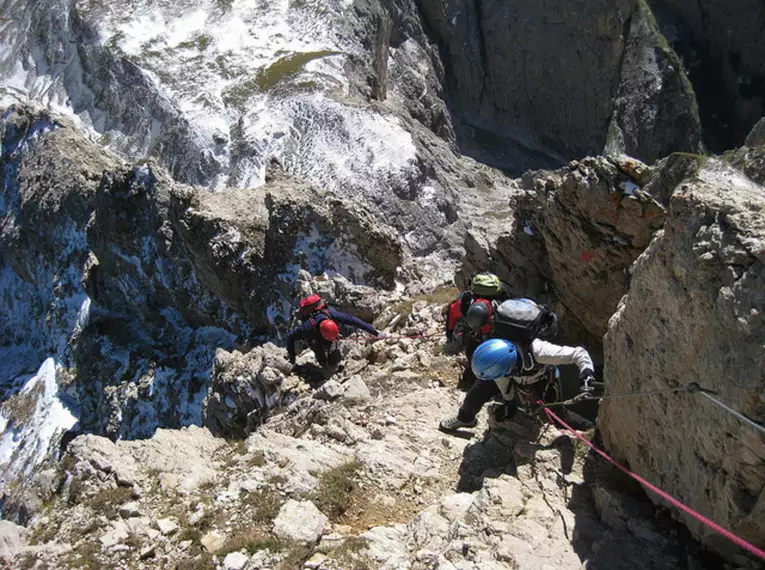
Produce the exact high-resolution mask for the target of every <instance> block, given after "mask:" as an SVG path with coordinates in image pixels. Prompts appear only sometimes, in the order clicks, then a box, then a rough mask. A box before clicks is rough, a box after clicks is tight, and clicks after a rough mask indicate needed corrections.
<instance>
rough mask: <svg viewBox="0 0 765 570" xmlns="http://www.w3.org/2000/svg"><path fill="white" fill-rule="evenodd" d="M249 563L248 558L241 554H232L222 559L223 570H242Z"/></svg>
mask: <svg viewBox="0 0 765 570" xmlns="http://www.w3.org/2000/svg"><path fill="white" fill-rule="evenodd" d="M249 561H250V557H249V556H247V555H246V554H242V553H241V552H232V553H231V554H227V555H226V557H225V558H224V559H223V568H224V570H244V569H245V568H246V567H247V564H248V563H249Z"/></svg>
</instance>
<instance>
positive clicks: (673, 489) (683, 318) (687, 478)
mask: <svg viewBox="0 0 765 570" xmlns="http://www.w3.org/2000/svg"><path fill="white" fill-rule="evenodd" d="M763 211H765V195H764V194H763V190H762V187H760V186H757V185H755V184H753V183H752V182H751V181H750V180H748V179H747V178H745V177H744V176H742V175H741V174H740V173H739V172H737V171H735V170H732V169H730V168H729V167H727V166H725V165H724V164H722V163H720V162H719V161H716V160H713V161H710V162H708V163H707V165H706V166H705V167H704V168H703V169H702V170H701V171H700V172H699V173H698V175H697V176H695V177H693V178H690V179H688V180H686V181H685V182H684V183H682V184H681V185H680V186H679V187H678V189H677V190H676V191H675V193H674V194H673V195H672V197H671V200H670V205H669V214H668V218H667V223H666V225H665V227H664V229H663V230H662V231H661V232H659V233H658V234H657V235H656V237H655V238H654V241H653V242H652V243H651V245H650V246H649V247H648V248H647V249H646V250H645V252H644V253H643V254H642V255H641V256H640V258H639V259H638V260H637V262H636V263H635V269H634V274H633V277H632V282H631V284H630V289H629V294H628V295H627V296H626V297H625V298H624V299H623V301H622V302H621V304H620V306H619V310H618V312H617V313H616V314H615V315H614V317H613V318H612V320H611V322H610V327H609V331H608V334H607V335H606V338H605V371H604V377H605V379H606V385H607V387H608V392H610V393H625V392H633V391H644V390H654V389H662V388H676V387H682V386H684V385H686V384H687V383H689V382H698V383H699V384H700V385H701V386H703V387H705V388H709V389H710V390H715V391H717V393H718V396H717V397H718V398H719V399H720V400H722V401H723V402H725V403H726V404H727V405H729V406H731V407H732V408H734V409H736V410H738V411H740V412H741V413H743V414H745V415H746V416H747V417H750V418H752V419H753V420H755V421H758V422H760V423H762V422H763V420H765V399H763V387H764V385H765V377H763V374H762V371H763V370H765V352H763V348H762V347H763V340H764V339H765V320H763V309H762V308H763V307H764V306H765V223H764V222H763V215H762V212H763ZM598 421H599V425H600V428H601V430H602V433H603V438H604V441H605V443H606V445H607V446H608V448H609V449H610V450H611V451H612V452H613V453H614V454H615V455H616V456H617V457H618V458H619V459H620V460H622V461H626V462H628V463H629V465H630V467H631V468H632V469H634V470H635V471H637V472H638V473H639V474H641V475H643V476H645V477H646V478H648V479H650V480H652V482H654V483H655V484H657V485H658V486H659V487H661V488H663V489H665V490H667V491H668V492H670V493H671V494H673V495H674V496H675V497H677V498H679V499H680V500H681V501H683V502H684V503H686V504H688V505H689V506H691V507H692V508H694V509H696V510H698V511H700V512H703V513H704V514H705V515H707V516H708V517H710V518H711V519H713V520H714V521H715V522H717V523H719V524H721V525H722V526H723V527H725V528H728V529H730V530H731V531H733V532H734V533H736V534H739V535H740V536H742V537H744V538H745V539H747V540H749V541H751V542H753V543H754V544H758V545H759V546H763V545H765V526H763V521H765V517H763V512H764V511H763V509H765V499H764V498H763V497H765V495H763V487H764V486H765V467H763V466H764V465H765V462H764V461H763V460H764V459H765V439H763V436H762V434H760V433H759V432H757V431H755V430H753V429H752V427H751V426H748V425H746V424H745V423H742V422H741V421H740V420H739V419H737V418H736V417H734V416H733V415H731V414H729V413H728V412H726V411H725V410H723V409H721V408H720V407H718V406H716V405H714V403H713V402H711V401H709V400H707V399H706V398H704V397H703V396H702V395H701V394H677V395H673V396H666V395H665V396H651V397H645V398H640V399H616V400H610V401H606V402H604V404H603V406H602V408H601V413H600V417H599V420H598ZM678 516H680V515H678ZM683 521H684V523H685V524H686V525H687V526H688V528H690V529H691V530H692V531H693V533H694V534H695V535H696V536H699V537H701V538H702V539H703V540H704V541H705V542H706V543H708V544H709V545H711V546H713V547H714V548H716V549H718V550H720V551H721V552H726V553H728V554H729V553H730V551H731V548H732V546H731V544H730V543H728V542H727V541H725V540H724V539H722V538H721V537H719V536H717V535H713V534H711V533H710V531H709V530H708V529H707V528H706V527H703V526H701V525H700V524H699V523H698V522H696V521H695V520H692V519H691V518H690V517H684V516H683Z"/></svg>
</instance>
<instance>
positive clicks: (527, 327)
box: [492, 299, 558, 347]
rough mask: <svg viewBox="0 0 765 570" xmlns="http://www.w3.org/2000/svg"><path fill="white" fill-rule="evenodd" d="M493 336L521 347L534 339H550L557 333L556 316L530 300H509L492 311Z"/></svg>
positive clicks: (526, 345)
mask: <svg viewBox="0 0 765 570" xmlns="http://www.w3.org/2000/svg"><path fill="white" fill-rule="evenodd" d="M492 324H493V327H494V334H495V335H496V336H498V337H499V338H504V339H506V340H509V341H510V342H513V343H518V344H520V345H521V346H523V347H528V346H529V345H530V344H531V341H533V340H534V339H535V338H543V339H544V338H550V337H552V336H554V335H555V333H556V332H558V316H557V315H556V314H555V313H553V312H552V311H551V310H550V309H548V308H547V307H546V306H544V305H540V304H538V303H536V302H534V301H532V300H531V299H510V300H508V301H505V302H504V303H502V304H500V305H499V306H498V307H497V308H496V310H495V311H494V317H493V321H492Z"/></svg>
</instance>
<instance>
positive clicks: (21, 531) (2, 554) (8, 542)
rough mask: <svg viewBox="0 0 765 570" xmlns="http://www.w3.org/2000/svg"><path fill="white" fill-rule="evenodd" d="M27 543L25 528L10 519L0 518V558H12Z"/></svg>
mask: <svg viewBox="0 0 765 570" xmlns="http://www.w3.org/2000/svg"><path fill="white" fill-rule="evenodd" d="M26 545H27V529H26V528H24V527H23V526H19V525H17V524H15V523H12V522H11V521H5V520H0V559H2V558H7V559H10V558H13V555H14V554H16V552H18V551H19V550H20V549H21V548H23V547H24V546H26Z"/></svg>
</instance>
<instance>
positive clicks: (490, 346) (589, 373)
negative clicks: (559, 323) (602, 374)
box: [439, 327, 594, 432]
mask: <svg viewBox="0 0 765 570" xmlns="http://www.w3.org/2000/svg"><path fill="white" fill-rule="evenodd" d="M495 328H496V327H495ZM495 333H496V331H495ZM565 364H575V365H576V366H577V367H578V368H579V377H580V380H581V381H582V385H583V387H587V386H589V384H590V382H591V381H592V379H593V376H594V366H593V363H592V358H590V355H589V353H588V352H587V351H586V350H585V349H584V348H582V347H571V346H560V345H557V344H553V343H551V342H547V341H544V340H542V339H539V338H535V339H533V340H532V341H531V343H530V344H529V345H528V346H527V347H526V346H524V343H522V342H511V341H509V340H506V339H504V338H492V339H489V340H487V341H485V342H483V343H482V344H481V345H480V346H479V347H478V348H477V349H476V351H475V352H474V353H473V358H472V363H471V367H472V370H473V373H474V374H475V375H476V377H477V378H478V379H479V380H480V382H476V383H475V384H474V385H473V386H472V387H471V388H470V390H469V391H468V393H467V395H466V396H465V399H464V401H463V402H462V405H461V406H460V409H459V412H458V413H457V414H456V415H455V416H452V417H450V418H446V419H444V420H442V421H441V423H440V426H439V427H440V428H441V430H443V431H447V432H451V431H454V430H456V429H459V428H470V427H475V426H476V424H477V421H476V416H477V414H478V412H479V411H480V410H481V408H482V407H483V406H484V404H486V403H487V402H489V401H490V400H492V398H494V397H495V396H497V395H501V396H502V399H503V400H504V402H505V405H504V406H502V407H501V408H499V413H498V415H497V416H496V417H497V419H498V420H504V419H510V418H512V417H513V415H514V414H515V412H516V410H517V403H516V402H521V403H522V404H525V405H526V404H536V403H537V402H538V401H539V400H543V401H544V400H545V399H546V398H545V395H546V392H548V388H549V387H550V384H551V381H552V379H553V376H551V373H552V372H553V371H554V367H555V366H559V365H565ZM548 401H549V400H548ZM561 408H563V407H562V406H561ZM560 411H561V413H563V415H564V419H566V418H568V419H569V420H571V421H573V424H577V425H574V427H575V428H579V429H587V428H589V427H592V424H591V422H589V421H588V420H585V419H584V418H581V417H579V416H578V414H574V413H573V412H569V411H568V410H565V409H561V410H560Z"/></svg>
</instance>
